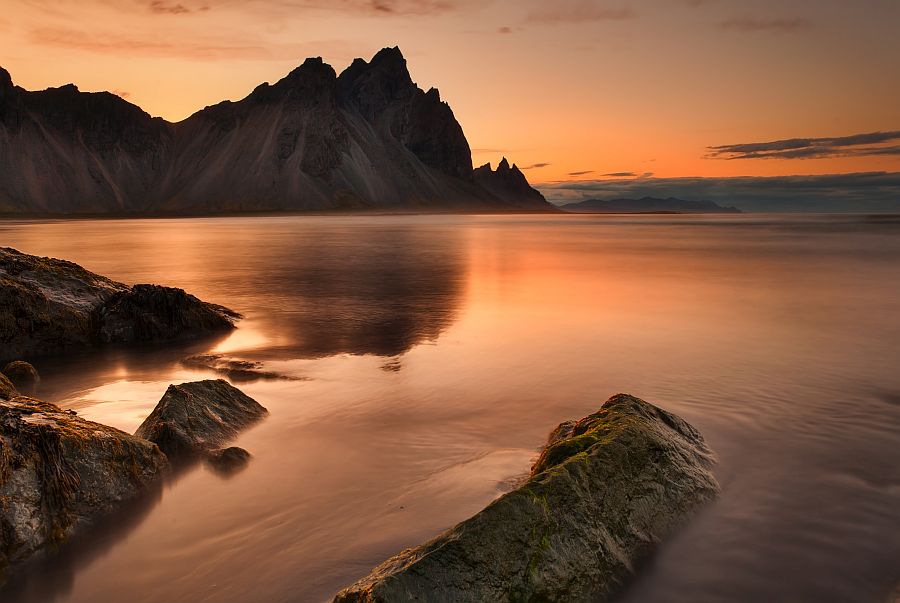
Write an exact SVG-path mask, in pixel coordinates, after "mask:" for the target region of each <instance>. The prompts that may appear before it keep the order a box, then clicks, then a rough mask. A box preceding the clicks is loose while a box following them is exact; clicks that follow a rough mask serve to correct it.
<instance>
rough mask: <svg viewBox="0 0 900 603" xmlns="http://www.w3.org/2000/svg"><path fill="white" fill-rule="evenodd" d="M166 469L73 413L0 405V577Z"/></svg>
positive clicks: (139, 447)
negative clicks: (13, 566) (6, 568)
mask: <svg viewBox="0 0 900 603" xmlns="http://www.w3.org/2000/svg"><path fill="white" fill-rule="evenodd" d="M167 464H168V463H167V459H166V457H165V455H164V454H163V453H162V452H161V451H160V450H159V448H158V447H157V446H156V445H155V444H152V443H150V442H147V441H145V440H142V439H140V438H136V437H134V436H131V435H129V434H127V433H124V432H121V431H119V430H118V429H114V428H112V427H107V426H105V425H100V424H99V423H93V422H91V421H86V420H84V419H81V418H79V417H78V416H76V415H75V414H74V412H71V411H64V410H62V409H60V408H59V407H58V406H55V405H53V404H50V403H47V402H42V401H40V400H35V399H33V398H27V397H24V396H17V397H13V398H12V399H9V400H0V574H2V573H3V570H4V568H5V567H6V566H7V565H9V564H11V563H14V562H16V561H20V560H22V559H25V558H27V557H28V556H30V555H31V554H33V553H34V552H35V551H37V550H39V549H41V548H44V547H46V546H49V545H53V544H58V543H60V542H62V541H64V540H66V539H67V538H68V537H69V536H70V535H71V534H72V533H74V532H75V531H77V530H79V529H81V528H83V527H84V526H86V525H88V524H90V523H91V522H93V521H94V520H95V519H97V518H98V517H100V516H101V515H104V514H106V513H108V512H110V511H112V510H113V509H114V508H115V507H116V506H118V505H119V504H121V503H122V502H124V501H126V500H129V499H132V498H134V497H135V496H137V495H138V494H139V493H140V492H141V491H142V490H144V489H146V488H147V487H148V486H149V485H150V484H151V483H153V482H154V481H155V480H156V478H157V477H159V476H160V474H161V473H163V471H164V470H165V468H166V467H167Z"/></svg>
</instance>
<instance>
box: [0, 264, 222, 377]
mask: <svg viewBox="0 0 900 603" xmlns="http://www.w3.org/2000/svg"><path fill="white" fill-rule="evenodd" d="M237 318H239V315H238V314H237V313H235V312H232V311H231V310H228V309H226V308H223V307H222V306H217V305H215V304H210V303H206V302H203V301H200V300H199V299H197V298H196V297H194V296H192V295H189V294H187V293H185V292H184V291H182V290H181V289H172V288H168V287H159V286H156V285H135V286H133V287H130V286H128V285H125V284H122V283H118V282H116V281H113V280H110V279H108V278H106V277H103V276H100V275H98V274H94V273H92V272H89V271H87V270H85V269H84V268H82V267H81V266H78V265H77V264H73V263H71V262H66V261H64V260H56V259H52V258H43V257H37V256H33V255H28V254H25V253H21V252H19V251H16V250H15V249H10V248H0V359H3V360H9V359H14V358H21V357H23V356H35V355H40V354H50V353H57V352H61V351H63V350H67V349H71V348H77V347H84V346H90V345H96V344H101V343H106V342H117V343H133V342H139V341H155V340H167V339H175V338H186V337H196V336H201V335H206V334H210V333H214V332H220V331H226V330H229V329H232V328H234V321H235V319H237Z"/></svg>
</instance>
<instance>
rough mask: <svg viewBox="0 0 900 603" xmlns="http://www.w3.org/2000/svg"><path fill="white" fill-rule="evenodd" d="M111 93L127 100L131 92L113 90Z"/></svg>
mask: <svg viewBox="0 0 900 603" xmlns="http://www.w3.org/2000/svg"><path fill="white" fill-rule="evenodd" d="M112 93H113V94H115V95H116V96H119V97H122V98H128V97H129V96H131V92H128V91H126V90H113V91H112Z"/></svg>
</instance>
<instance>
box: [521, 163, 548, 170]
mask: <svg viewBox="0 0 900 603" xmlns="http://www.w3.org/2000/svg"><path fill="white" fill-rule="evenodd" d="M548 165H550V164H549V163H532V164H531V165H525V166H522V167H520V168H519V169H520V170H538V169H540V168H545V167H547V166H548Z"/></svg>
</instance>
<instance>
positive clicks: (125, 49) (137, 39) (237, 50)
mask: <svg viewBox="0 0 900 603" xmlns="http://www.w3.org/2000/svg"><path fill="white" fill-rule="evenodd" d="M29 39H30V41H31V42H33V43H35V44H40V45H42V46H50V47H55V48H64V49H67V50H80V51H85V52H97V53H112V52H114V53H118V54H122V55H126V56H149V57H178V58H184V59H189V60H198V61H209V60H217V59H240V60H288V59H302V58H304V57H306V56H318V55H322V54H323V53H325V52H330V53H331V54H354V53H353V52H352V51H348V45H347V43H345V42H342V41H340V40H319V41H310V42H298V43H272V42H266V41H263V40H261V39H257V38H252V37H251V38H239V37H235V36H232V35H225V34H222V35H215V34H210V35H207V36H205V37H194V38H191V39H184V38H180V37H179V38H177V39H174V38H168V37H163V36H158V35H140V34H137V33H135V34H128V33H118V32H110V31H104V32H87V31H82V30H77V29H67V28H62V27H55V28H52V27H38V28H35V29H33V30H31V32H29Z"/></svg>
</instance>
